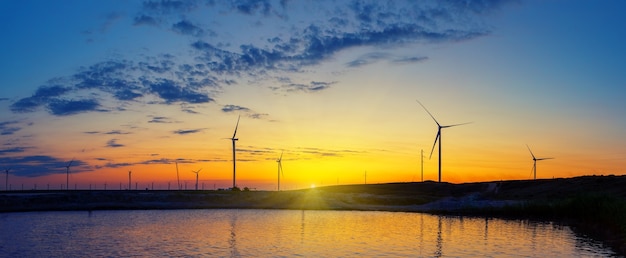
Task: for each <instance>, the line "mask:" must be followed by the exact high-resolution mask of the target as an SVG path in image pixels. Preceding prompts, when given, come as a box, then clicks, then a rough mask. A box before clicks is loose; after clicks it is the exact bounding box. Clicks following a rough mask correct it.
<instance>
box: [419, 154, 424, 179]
mask: <svg viewBox="0 0 626 258" xmlns="http://www.w3.org/2000/svg"><path fill="white" fill-rule="evenodd" d="M420 159H422V163H421V164H422V183H423V182H424V149H422V152H421V155H420Z"/></svg>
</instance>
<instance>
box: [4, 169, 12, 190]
mask: <svg viewBox="0 0 626 258" xmlns="http://www.w3.org/2000/svg"><path fill="white" fill-rule="evenodd" d="M9 170H11V169H10V168H7V169H5V170H4V172H5V173H6V174H7V177H6V179H5V180H4V190H6V191H8V190H9Z"/></svg>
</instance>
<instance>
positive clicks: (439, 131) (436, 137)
mask: <svg viewBox="0 0 626 258" xmlns="http://www.w3.org/2000/svg"><path fill="white" fill-rule="evenodd" d="M440 134H441V129H439V130H438V131H437V136H435V143H433V149H432V150H430V156H429V157H428V159H430V158H432V157H433V152H434V151H435V145H437V140H439V135H440Z"/></svg>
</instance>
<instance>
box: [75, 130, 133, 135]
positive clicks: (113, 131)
mask: <svg viewBox="0 0 626 258" xmlns="http://www.w3.org/2000/svg"><path fill="white" fill-rule="evenodd" d="M83 133H84V134H104V135H122V134H131V133H130V132H124V131H120V130H111V131H108V132H100V131H88V132H83Z"/></svg>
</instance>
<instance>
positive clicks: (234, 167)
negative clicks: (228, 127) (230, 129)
mask: <svg viewBox="0 0 626 258" xmlns="http://www.w3.org/2000/svg"><path fill="white" fill-rule="evenodd" d="M240 118H241V116H238V117H237V125H235V133H233V137H232V138H230V140H231V141H232V142H233V189H235V187H236V186H237V184H236V181H235V175H236V171H237V160H236V159H235V142H236V141H238V140H239V139H237V128H238V127H239V119H240Z"/></svg>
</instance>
